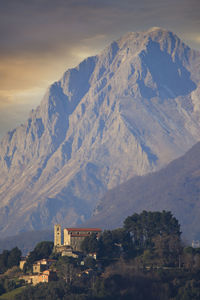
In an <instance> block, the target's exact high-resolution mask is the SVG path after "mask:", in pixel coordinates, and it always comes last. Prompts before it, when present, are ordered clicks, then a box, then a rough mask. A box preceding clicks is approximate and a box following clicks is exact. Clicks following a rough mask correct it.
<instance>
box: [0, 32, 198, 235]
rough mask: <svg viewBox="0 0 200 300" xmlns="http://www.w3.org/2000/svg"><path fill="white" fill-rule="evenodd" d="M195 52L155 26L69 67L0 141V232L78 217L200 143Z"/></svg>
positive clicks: (66, 222) (67, 222) (70, 221)
mask: <svg viewBox="0 0 200 300" xmlns="http://www.w3.org/2000/svg"><path fill="white" fill-rule="evenodd" d="M199 82H200V53H199V52H197V51H195V50H191V49H190V48H189V47H188V46H187V45H185V44H184V43H183V42H182V41H181V40H180V39H179V38H178V37H177V36H176V35H174V34H173V33H171V32H169V31H167V30H163V29H160V28H152V29H150V30H149V31H147V32H139V33H128V34H127V35H125V36H123V37H122V38H121V39H119V40H118V41H115V42H113V43H112V44H111V45H109V46H108V47H107V48H106V49H105V50H104V51H102V52H101V53H100V54H99V55H97V56H94V57H89V58H87V59H86V60H84V61H83V62H82V63H80V64H79V65H78V66H77V67H76V68H73V69H69V70H67V71H66V72H65V73H64V75H63V76H62V78H61V79H60V80H58V81H57V82H55V83H53V84H52V85H51V86H50V87H49V89H48V90H47V92H46V94H45V96H44V98H43V100H42V102H41V104H40V106H39V107H38V108H37V109H36V110H33V111H32V112H31V113H30V116H29V118H28V120H27V122H26V123H25V124H23V125H21V126H20V127H18V128H16V129H14V130H13V131H11V132H9V133H8V134H7V135H6V136H5V137H4V138H3V140H2V141H1V145H0V167H1V174H0V187H1V189H0V232H1V235H2V236H6V235H13V234H15V233H17V232H20V231H24V230H33V229H35V230H38V229H43V228H48V227H51V226H52V224H54V223H57V222H59V223H61V224H62V225H65V226H69V225H73V226H74V225H75V224H77V223H81V222H83V221H85V220H86V219H87V218H89V216H90V215H91V213H92V210H93V209H94V207H95V205H96V203H97V201H98V200H99V199H100V198H101V197H102V196H103V194H104V193H105V192H106V191H107V190H108V189H111V188H113V187H115V186H117V185H118V184H120V183H122V182H124V181H126V180H128V179H129V178H131V177H132V176H134V175H144V174H147V173H149V172H152V171H155V170H158V169H160V168H161V167H162V166H164V165H165V164H167V163H168V162H169V161H171V160H173V159H175V158H177V157H178V156H180V155H182V154H183V153H184V152H185V151H187V150H188V149H189V148H190V147H191V146H192V145H194V144H195V143H196V142H197V141H198V140H199V139H200V122H199V116H200V114H199V111H200V101H199V98H200V83H199Z"/></svg>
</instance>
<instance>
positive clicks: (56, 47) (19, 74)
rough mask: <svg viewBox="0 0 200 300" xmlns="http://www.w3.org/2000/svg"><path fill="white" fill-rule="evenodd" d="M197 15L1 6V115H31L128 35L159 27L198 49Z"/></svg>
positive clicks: (133, 5) (104, 5)
mask: <svg viewBox="0 0 200 300" xmlns="http://www.w3.org/2000/svg"><path fill="white" fill-rule="evenodd" d="M199 11H200V1H199V0H190V1H188V0H151V1H149V0H140V1H138V0H137V1H136V0H124V1H121V0H31V1H27V0H9V1H6V0H0V91H1V92H0V109H3V107H5V105H8V103H9V105H10V109H11V110H13V111H14V110H16V109H17V105H19V107H21V108H22V104H23V105H25V106H26V107H27V109H26V111H27V110H28V107H29V109H31V107H32V106H34V105H35V101H36V98H39V97H42V93H43V91H44V90H45V88H47V86H48V85H49V84H51V83H52V82H53V81H55V80H57V79H59V78H60V77H61V75H62V73H63V72H64V71H65V70H66V69H67V68H71V67H73V66H76V65H77V64H78V63H79V62H80V61H81V60H82V59H84V58H85V57H87V56H90V55H94V54H96V53H98V52H99V51H100V50H101V49H103V48H104V47H105V46H106V45H108V44H109V43H110V42H111V41H112V40H115V39H118V38H119V37H120V36H122V35H123V34H124V33H126V32H130V31H142V30H147V29H148V28H149V27H153V26H159V27H163V28H167V29H170V30H172V31H175V32H176V33H177V34H178V35H180V37H181V38H183V39H184V40H185V41H191V45H194V46H195V47H198V46H199V34H198V32H199V29H200V19H199ZM195 32H196V33H195ZM192 34H193V35H192ZM38 89H39V90H40V92H37V91H38ZM33 91H35V92H33ZM23 93H24V94H23ZM34 93H35V96H33V94H34ZM36 94H37V97H36ZM22 99H23V100H22ZM38 101H39V100H38ZM36 102H37V101H36ZM6 103H7V104H6ZM25 103H27V105H26V104H25ZM12 105H13V106H12ZM20 111H22V109H21V110H20ZM4 113H5V111H4ZM24 113H25V111H24ZM21 115H22V114H21V113H20V117H21ZM8 118H9V117H8ZM12 119H13V118H12ZM13 120H14V119H13ZM0 127H1V123H0ZM1 128H2V127H1Z"/></svg>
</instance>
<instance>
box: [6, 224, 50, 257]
mask: <svg viewBox="0 0 200 300" xmlns="http://www.w3.org/2000/svg"><path fill="white" fill-rule="evenodd" d="M41 241H53V230H41V231H28V232H23V233H20V234H18V235H16V236H10V237H7V238H4V239H0V253H1V252H2V251H3V250H11V249H13V248H14V247H18V248H19V249H21V251H22V255H27V254H28V253H29V252H30V251H32V250H33V249H34V247H35V245H36V244H37V243H39V242H41Z"/></svg>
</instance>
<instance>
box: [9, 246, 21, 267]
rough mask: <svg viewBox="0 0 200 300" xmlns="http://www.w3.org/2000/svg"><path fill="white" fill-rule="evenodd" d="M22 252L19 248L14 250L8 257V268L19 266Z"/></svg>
mask: <svg viewBox="0 0 200 300" xmlns="http://www.w3.org/2000/svg"><path fill="white" fill-rule="evenodd" d="M21 255H22V252H21V250H19V249H18V247H15V248H13V249H12V250H11V251H10V253H9V256H8V268H12V267H13V266H18V265H19V262H20V259H21Z"/></svg>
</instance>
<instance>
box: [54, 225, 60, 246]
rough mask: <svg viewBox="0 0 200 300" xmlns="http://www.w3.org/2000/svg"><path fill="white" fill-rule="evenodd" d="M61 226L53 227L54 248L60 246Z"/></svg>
mask: <svg viewBox="0 0 200 300" xmlns="http://www.w3.org/2000/svg"><path fill="white" fill-rule="evenodd" d="M61 245H62V244H61V225H60V224H56V225H54V246H61Z"/></svg>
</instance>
